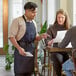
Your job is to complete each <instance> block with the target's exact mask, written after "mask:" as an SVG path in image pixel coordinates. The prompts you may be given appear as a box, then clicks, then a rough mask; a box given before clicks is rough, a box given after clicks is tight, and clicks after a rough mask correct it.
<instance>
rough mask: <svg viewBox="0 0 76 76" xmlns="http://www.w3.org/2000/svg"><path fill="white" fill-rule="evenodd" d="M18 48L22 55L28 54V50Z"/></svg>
mask: <svg viewBox="0 0 76 76" xmlns="http://www.w3.org/2000/svg"><path fill="white" fill-rule="evenodd" d="M18 50H19V53H20V55H22V56H26V52H25V50H24V49H23V48H21V47H20V48H19V49H18Z"/></svg>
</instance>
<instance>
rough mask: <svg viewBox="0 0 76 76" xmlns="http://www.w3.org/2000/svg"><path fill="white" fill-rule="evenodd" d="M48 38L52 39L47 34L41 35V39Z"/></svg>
mask: <svg viewBox="0 0 76 76" xmlns="http://www.w3.org/2000/svg"><path fill="white" fill-rule="evenodd" d="M47 37H50V35H48V34H47V33H43V34H41V38H44V39H47Z"/></svg>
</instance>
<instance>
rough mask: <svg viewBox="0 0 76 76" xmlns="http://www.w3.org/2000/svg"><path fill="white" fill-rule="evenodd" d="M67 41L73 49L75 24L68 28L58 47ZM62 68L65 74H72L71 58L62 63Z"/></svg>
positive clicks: (75, 37) (74, 44)
mask: <svg viewBox="0 0 76 76" xmlns="http://www.w3.org/2000/svg"><path fill="white" fill-rule="evenodd" d="M69 42H71V45H72V47H73V49H76V26H75V27H72V28H71V29H69V30H68V31H67V33H66V35H65V37H64V39H63V40H62V42H61V43H60V44H59V47H60V48H65V47H66V46H67V45H68V44H69ZM68 65H69V66H68ZM62 68H63V70H64V71H65V72H66V76H73V75H72V70H74V64H73V62H72V60H71V59H69V60H67V61H66V62H64V63H63V65H62Z"/></svg>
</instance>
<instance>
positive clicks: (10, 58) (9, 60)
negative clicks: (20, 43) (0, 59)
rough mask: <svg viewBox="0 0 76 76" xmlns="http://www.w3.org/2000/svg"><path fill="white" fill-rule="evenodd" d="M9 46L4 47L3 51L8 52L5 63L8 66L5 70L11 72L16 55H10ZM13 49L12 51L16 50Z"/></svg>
mask: <svg viewBox="0 0 76 76" xmlns="http://www.w3.org/2000/svg"><path fill="white" fill-rule="evenodd" d="M9 47H10V46H9V45H8V44H6V45H5V46H4V47H3V50H4V51H6V57H5V62H6V66H5V69H6V70H10V69H11V64H12V63H13V62H14V54H11V53H9ZM11 47H12V50H14V49H15V48H14V46H11Z"/></svg>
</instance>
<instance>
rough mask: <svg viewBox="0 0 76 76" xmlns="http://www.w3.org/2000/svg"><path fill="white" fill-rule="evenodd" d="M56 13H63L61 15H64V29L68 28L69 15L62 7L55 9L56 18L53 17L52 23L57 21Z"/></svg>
mask: <svg viewBox="0 0 76 76" xmlns="http://www.w3.org/2000/svg"><path fill="white" fill-rule="evenodd" d="M58 14H63V15H64V16H65V22H64V27H65V28H66V29H69V28H70V20H69V16H68V14H67V13H66V12H65V11H64V10H63V9H59V10H58V11H57V13H56V19H55V22H54V24H56V23H58V21H57V16H58Z"/></svg>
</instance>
